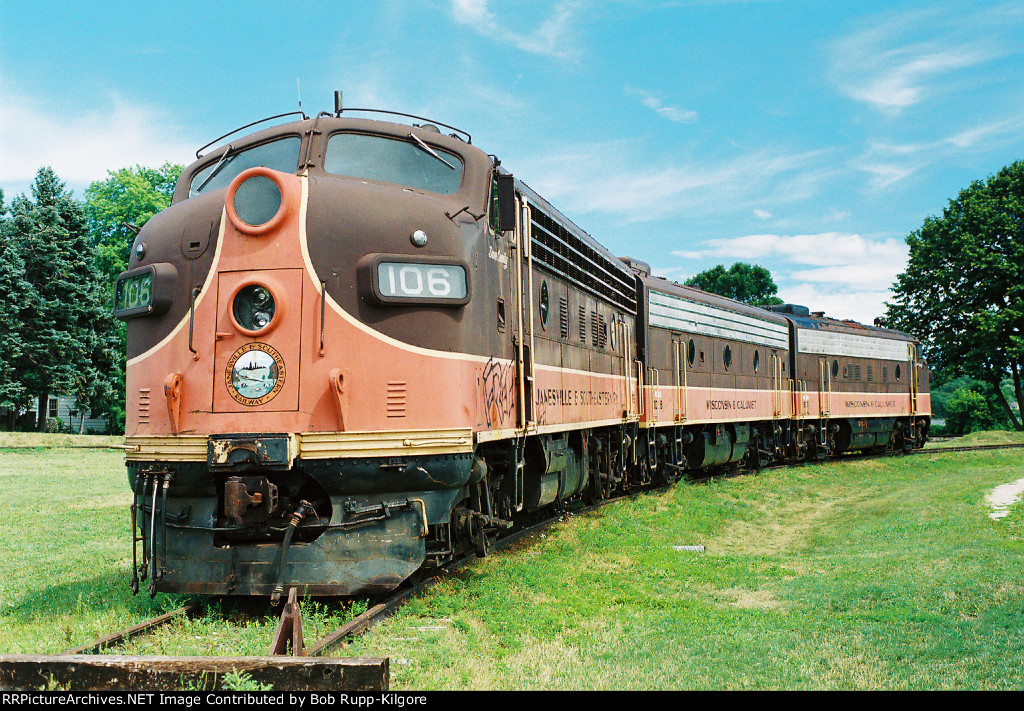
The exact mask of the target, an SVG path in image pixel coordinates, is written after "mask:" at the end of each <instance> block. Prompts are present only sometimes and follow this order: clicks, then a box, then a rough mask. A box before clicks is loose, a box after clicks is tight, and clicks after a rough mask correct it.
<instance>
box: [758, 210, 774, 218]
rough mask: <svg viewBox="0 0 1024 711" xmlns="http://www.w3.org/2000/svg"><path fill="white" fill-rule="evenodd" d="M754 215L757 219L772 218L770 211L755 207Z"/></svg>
mask: <svg viewBox="0 0 1024 711" xmlns="http://www.w3.org/2000/svg"><path fill="white" fill-rule="evenodd" d="M754 217H756V218H757V219H759V220H770V219H771V218H772V213H770V212H768V211H767V210H761V209H757V210H754Z"/></svg>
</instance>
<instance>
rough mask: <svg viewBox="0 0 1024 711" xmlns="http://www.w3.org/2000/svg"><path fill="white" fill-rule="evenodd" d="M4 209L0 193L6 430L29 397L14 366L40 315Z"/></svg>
mask: <svg viewBox="0 0 1024 711" xmlns="http://www.w3.org/2000/svg"><path fill="white" fill-rule="evenodd" d="M6 213H7V208H6V207H5V206H4V202H3V191H2V190H0V407H4V408H7V410H8V417H9V422H8V429H14V424H15V419H16V418H17V415H18V413H20V412H22V411H23V410H26V409H27V408H28V405H29V402H30V400H31V393H29V392H28V388H27V387H26V386H25V384H24V383H23V382H22V379H21V377H20V374H19V372H18V370H17V364H18V362H19V361H21V360H22V357H23V353H24V346H23V343H24V339H25V337H26V335H27V334H26V330H27V328H28V324H29V323H31V322H34V320H35V317H37V316H38V314H39V312H40V307H39V303H38V297H37V295H36V293H35V292H34V291H33V289H32V286H31V284H29V283H28V281H27V280H26V278H25V260H24V259H22V258H21V254H20V252H19V250H18V246H19V245H18V243H17V242H16V241H15V240H13V239H11V237H10V235H9V232H8V229H9V227H8V226H9V224H10V222H9V221H8V220H5V219H4V215H5V214H6Z"/></svg>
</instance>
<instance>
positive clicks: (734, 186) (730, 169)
mask: <svg viewBox="0 0 1024 711" xmlns="http://www.w3.org/2000/svg"><path fill="white" fill-rule="evenodd" d="M821 155H822V152H821V151H810V152H804V153H789V152H786V151H783V150H780V149H778V148H774V147H768V148H764V149H759V150H756V151H751V152H747V153H742V154H740V155H736V156H733V157H730V158H724V159H720V160H719V161H718V162H712V161H703V162H699V163H697V162H687V161H683V160H681V159H679V158H677V157H676V156H669V157H668V158H659V161H660V162H659V164H646V163H644V162H643V161H642V159H641V158H638V150H637V146H636V145H635V143H634V142H631V141H618V142H615V141H610V142H606V143H595V144H578V145H575V146H570V147H568V148H567V149H563V150H562V151H561V152H559V153H556V154H546V155H544V156H541V157H537V158H535V159H534V160H533V161H532V165H529V166H528V167H527V168H526V169H524V171H523V174H524V175H535V176H541V177H540V178H539V179H537V180H536V185H535V186H534V187H536V188H537V189H538V191H539V192H540V193H541V194H542V195H544V196H545V197H546V198H548V199H549V200H553V201H555V204H558V205H559V206H560V207H561V209H563V210H564V211H566V212H567V213H568V214H578V213H581V212H595V213H601V214H606V215H607V214H611V215H615V216H616V217H618V218H619V219H621V220H622V221H623V222H647V221H652V220H656V219H659V218H664V217H667V216H685V217H693V216H695V215H720V214H725V213H731V212H734V211H736V210H737V209H738V208H741V207H743V206H746V207H747V209H749V210H750V211H752V210H753V209H754V208H755V207H757V206H758V205H760V204H763V203H764V201H765V200H766V199H767V198H771V200H772V201H773V202H791V201H794V200H800V199H804V198H806V197H807V196H808V195H810V194H813V193H814V192H815V191H816V190H817V189H818V188H817V185H816V181H817V180H820V178H821V176H820V174H819V173H818V172H817V171H816V170H815V165H816V163H817V161H818V159H819V158H820V156H821Z"/></svg>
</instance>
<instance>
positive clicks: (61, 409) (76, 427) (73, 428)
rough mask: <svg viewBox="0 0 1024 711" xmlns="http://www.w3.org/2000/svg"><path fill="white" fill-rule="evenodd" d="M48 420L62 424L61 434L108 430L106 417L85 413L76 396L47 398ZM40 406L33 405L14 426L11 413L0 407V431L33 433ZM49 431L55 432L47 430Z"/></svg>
mask: <svg viewBox="0 0 1024 711" xmlns="http://www.w3.org/2000/svg"><path fill="white" fill-rule="evenodd" d="M46 402H47V409H46V418H47V420H56V421H59V422H60V431H61V432H73V433H75V434H79V433H81V434H90V433H92V434H102V433H105V432H106V431H107V429H108V424H107V418H106V417H105V416H101V417H93V416H92V415H93V413H91V412H86V413H84V415H85V417H84V419H83V417H82V415H83V413H82V411H81V410H80V409H79V407H78V401H77V400H76V399H75V396H74V395H50V396H48V397H47V398H46ZM37 409H38V404H37V403H33V404H32V406H31V407H30V408H29V409H28V411H27V412H24V413H22V414H21V415H20V416H18V418H17V421H16V422H14V423H13V424H12V422H11V420H12V417H11V413H10V411H8V409H7V408H5V407H0V430H11V429H15V430H23V431H33V430H35V429H36V423H37V422H38V415H37V414H36V413H37ZM47 429H48V431H53V430H50V429H49V428H47Z"/></svg>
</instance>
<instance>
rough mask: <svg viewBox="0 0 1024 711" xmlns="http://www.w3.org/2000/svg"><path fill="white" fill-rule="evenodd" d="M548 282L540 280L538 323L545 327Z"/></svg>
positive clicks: (547, 308) (547, 305)
mask: <svg viewBox="0 0 1024 711" xmlns="http://www.w3.org/2000/svg"><path fill="white" fill-rule="evenodd" d="M548 311H549V304H548V283H547V282H546V281H544V282H541V285H540V325H541V326H543V327H544V328H545V329H546V328H547V327H548Z"/></svg>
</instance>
